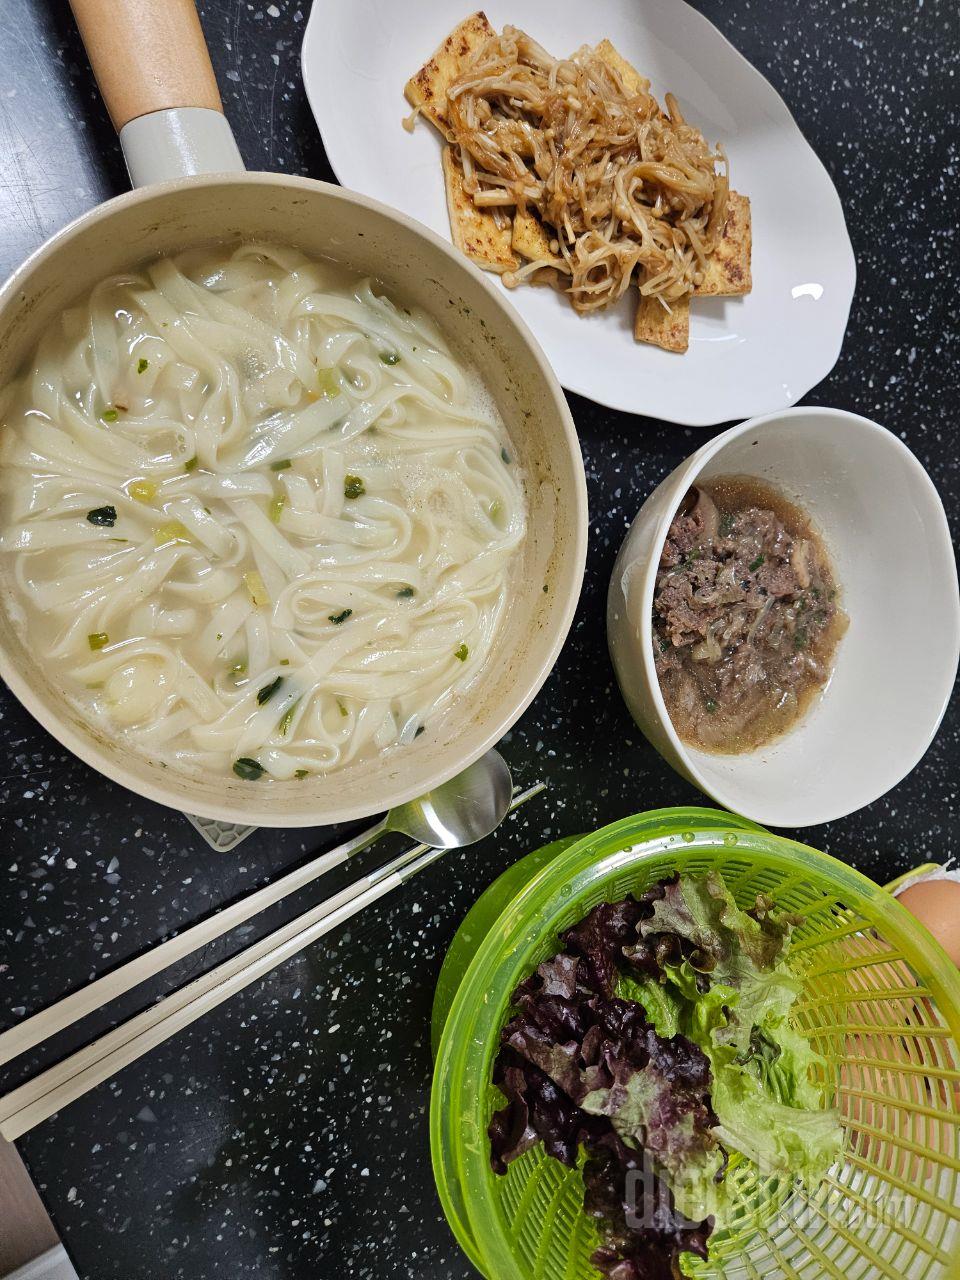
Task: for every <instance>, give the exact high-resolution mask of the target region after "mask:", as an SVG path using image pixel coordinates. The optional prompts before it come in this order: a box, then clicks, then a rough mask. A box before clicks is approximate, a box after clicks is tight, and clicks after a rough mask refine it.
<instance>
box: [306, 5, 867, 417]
mask: <svg viewBox="0 0 960 1280" xmlns="http://www.w3.org/2000/svg"><path fill="white" fill-rule="evenodd" d="M471 11H472V9H471V4H470V0H315V3H314V6H313V11H312V13H311V15H310V21H309V23H308V25H307V31H306V35H305V38H304V44H303V54H302V61H303V78H304V84H305V86H306V91H307V97H308V99H309V101H310V106H311V108H312V110H313V114H314V116H315V117H316V121H317V124H318V125H319V128H320V132H321V134H322V136H323V142H324V146H325V148H326V152H327V156H328V158H329V160H330V163H331V165H332V166H333V169H334V171H335V173H336V175H337V177H338V178H339V179H340V181H341V182H342V183H343V185H344V186H346V187H352V188H353V189H354V190H356V191H360V192H363V193H364V194H366V195H369V196H374V197H376V198H377V199H378V200H383V201H385V202H386V203H388V204H392V205H394V206H395V207H396V208H398V209H401V210H403V212H404V213H407V214H410V215H411V216H412V217H414V218H418V219H419V220H420V221H421V222H424V223H426V225H427V226H428V227H430V228H432V229H433V230H434V231H437V232H439V233H440V234H441V235H444V236H447V237H448V238H449V235H450V227H449V222H448V220H447V208H446V200H445V197H444V189H443V178H442V175H441V171H440V148H441V139H440V136H439V134H438V133H437V132H436V130H435V129H434V128H433V126H432V125H430V124H429V122H428V121H426V120H422V119H421V120H419V121H418V123H417V127H416V129H415V131H414V132H413V134H412V135H411V134H408V133H406V132H405V131H404V129H403V128H402V126H401V121H402V119H403V117H404V116H405V115H407V114H408V112H409V110H410V108H409V106H408V105H407V102H406V99H405V98H404V96H403V86H404V84H405V82H406V80H407V79H408V78H409V77H410V76H411V75H412V74H413V73H414V72H415V71H417V70H418V69H419V68H420V67H421V66H422V65H423V63H424V62H425V61H426V60H427V58H429V57H430V55H431V54H432V53H433V51H434V49H435V48H436V47H437V45H438V44H439V43H440V42H441V40H442V39H443V38H444V37H445V36H446V35H447V33H448V32H449V31H450V30H451V28H452V27H454V26H455V25H456V24H457V23H458V22H459V21H460V20H461V19H462V18H464V17H465V16H466V15H467V13H469V12H471ZM486 13H487V16H488V17H489V19H490V21H491V22H492V23H493V25H494V26H495V27H496V28H497V30H500V29H501V28H502V27H503V26H504V25H505V24H506V23H509V22H513V23H514V24H515V25H517V26H522V27H523V28H524V29H525V30H527V31H529V33H530V34H531V35H532V36H533V37H534V39H536V40H539V41H540V42H541V43H542V44H543V45H544V46H545V47H546V48H547V49H549V50H550V52H551V53H554V54H557V55H564V56H565V55H567V54H569V53H572V52H573V51H574V50H575V49H577V48H579V46H580V45H582V44H585V43H590V44H595V43H596V42H597V41H599V40H601V39H603V37H604V36H606V37H608V38H609V39H610V40H612V41H613V43H614V44H615V45H616V47H617V48H618V49H619V51H620V52H621V53H622V54H623V56H624V57H625V58H627V59H628V60H629V61H630V62H632V63H633V64H634V65H635V66H636V67H637V69H638V70H639V71H640V72H642V73H643V74H644V75H647V76H649V77H650V79H651V80H652V81H653V91H654V92H655V93H656V94H657V96H658V97H659V98H660V99H661V100H662V97H663V94H664V93H665V92H667V91H672V92H673V93H674V94H676V96H677V98H678V99H679V102H680V105H681V108H682V110H683V111H684V112H685V114H686V115H687V118H688V119H689V120H691V121H692V122H693V123H695V124H697V125H698V126H699V127H700V128H701V129H702V130H703V133H704V134H705V136H706V137H707V139H708V141H719V142H722V144H723V146H724V147H725V148H726V150H727V153H728V155H729V157H730V174H731V182H732V185H733V187H734V189H735V190H737V191H741V192H743V193H744V194H745V195H748V196H749V197H750V201H751V205H752V210H753V292H752V293H751V294H750V295H749V296H748V297H746V298H728V299H722V298H710V299H706V298H704V299H699V300H695V301H694V303H693V305H692V307H691V324H690V349H689V350H688V351H687V352H686V354H685V355H678V354H675V353H673V352H668V351H662V350H660V349H659V348H657V347H650V346H646V345H643V344H641V343H636V342H634V340H633V332H632V326H633V302H634V299H633V297H627V298H624V299H623V301H622V303H621V304H620V305H619V306H618V307H616V308H614V309H611V310H610V311H608V312H602V313H599V314H596V315H591V316H589V317H583V316H578V315H577V314H576V313H575V312H574V311H573V309H572V308H571V307H570V304H569V303H568V302H567V301H566V299H564V298H563V297H561V296H560V295H559V294H557V293H556V292H555V291H554V290H553V289H549V288H535V287H531V286H521V287H519V288H517V289H515V290H513V291H512V293H511V294H510V297H511V301H512V302H513V303H514V305H515V306H516V308H517V310H518V311H519V312H520V314H521V315H522V316H523V318H524V320H526V322H527V324H528V325H529V326H530V328H531V329H532V330H533V332H534V333H535V334H536V336H537V337H538V338H539V340H540V342H541V344H542V346H543V347H544V350H545V351H546V353H547V356H548V358H549V359H550V361H551V363H552V364H553V367H554V369H555V371H556V374H557V377H558V378H559V379H560V381H561V383H562V384H563V385H564V386H565V387H566V388H567V389H568V390H570V391H576V392H579V393H580V394H581V395H585V396H589V397H590V399H592V400H596V401H598V402H599V403H600V404H604V405H609V406H610V407H611V408H613V409H624V410H626V411H627V412H629V413H642V414H648V415H650V416H651V417H655V418H664V419H666V420H667V421H669V422H677V423H683V424H685V425H688V426H707V425H710V424H713V423H717V422H726V421H729V420H731V419H734V418H748V417H754V416H757V415H759V414H763V413H770V412H773V411H774V410H777V409H782V408H786V407H787V406H789V405H792V404H795V403H796V402H797V401H798V400H799V399H800V397H801V396H802V395H804V394H805V393H806V392H807V391H809V390H810V388H811V387H812V386H815V385H816V383H818V382H819V381H820V380H821V379H822V378H823V377H825V376H826V374H827V373H828V372H829V371H830V369H831V368H832V367H833V365H834V363H835V361H836V359H837V356H838V355H839V354H840V346H841V344H842V342H843V334H844V330H845V328H846V324H847V316H848V314H849V311H850V303H851V301H852V298H853V291H854V286H855V283H856V264H855V262H854V257H853V249H852V248H851V245H850V238H849V236H848V235H847V228H846V224H845V223H844V219H843V210H842V209H841V207H840V200H839V197H838V196H837V192H836V189H835V188H834V186H833V183H832V182H831V181H830V177H829V175H828V174H827V171H826V170H825V169H824V167H823V165H822V164H821V163H820V161H819V160H818V159H817V156H816V155H815V153H814V152H813V150H812V148H811V147H810V145H809V144H808V143H807V141H806V139H805V138H804V136H803V134H802V133H801V132H800V130H799V128H798V127H797V125H796V122H795V121H794V119H793V117H792V116H791V114H790V112H789V110H788V109H787V106H786V104H785V103H784V101H783V99H782V98H781V97H780V95H779V94H778V93H777V92H776V91H775V90H774V88H773V87H772V85H770V84H769V83H768V82H767V81H766V80H765V79H764V78H763V76H761V75H760V73H759V72H758V71H756V70H755V69H754V68H753V67H752V66H751V65H750V63H748V62H747V61H746V59H744V58H743V57H742V56H741V55H740V54H739V53H738V52H737V51H736V49H734V47H733V46H732V45H731V44H730V43H729V42H728V41H727V40H726V39H725V38H724V37H723V36H722V35H721V34H720V32H719V31H718V30H717V29H716V27H714V26H713V25H712V24H711V23H709V22H708V21H707V20H706V18H704V17H703V16H702V15H701V14H699V13H697V12H696V11H695V10H694V9H691V8H690V6H689V5H687V4H685V3H683V0H643V3H639V0H591V3H589V4H583V3H582V2H581V0H522V2H521V0H513V2H512V3H511V2H510V0H494V2H493V3H491V4H490V5H488V6H487V7H486ZM501 287H502V286H501Z"/></svg>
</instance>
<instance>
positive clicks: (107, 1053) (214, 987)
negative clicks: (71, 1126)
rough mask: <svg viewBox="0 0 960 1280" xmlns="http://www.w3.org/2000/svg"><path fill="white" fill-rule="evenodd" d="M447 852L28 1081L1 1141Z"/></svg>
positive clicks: (337, 902) (402, 860)
mask: <svg viewBox="0 0 960 1280" xmlns="http://www.w3.org/2000/svg"><path fill="white" fill-rule="evenodd" d="M543 789H544V784H543V783H537V784H536V785H535V786H533V787H530V788H529V789H528V790H527V791H524V792H521V793H520V794H519V795H517V796H515V797H514V799H513V802H512V803H511V805H510V812H513V811H514V810H515V809H517V808H519V806H520V805H522V804H525V803H526V802H527V800H530V799H532V797H533V796H535V795H537V794H538V793H539V792H541V791H542V790H543ZM445 852H446V850H443V849H430V848H428V847H427V846H426V845H416V846H414V847H413V848H412V849H409V850H407V851H406V852H405V853H402V854H401V855H400V856H399V857H398V858H395V859H393V861H392V862H390V863H387V864H386V866H384V867H381V868H379V869H378V870H377V871H374V872H371V874H370V875H369V876H366V877H364V878H363V879H361V880H360V881H359V882H358V883H357V884H355V885H350V886H348V887H347V888H346V889H344V890H342V891H341V892H340V893H338V894H335V895H334V896H333V897H332V898H330V899H328V900H327V901H326V902H322V903H320V904H319V905H318V906H316V907H314V908H312V909H311V910H310V911H306V912H304V913H303V915H301V916H298V917H297V918H296V919H295V920H291V921H290V922H289V923H288V924H286V925H284V926H283V927H282V928H280V929H276V930H275V931H274V932H273V933H271V934H269V935H268V936H267V937H266V938H262V939H261V940H260V941H259V942H256V943H253V944H252V945H251V946H249V947H246V948H244V950H242V951H241V952H239V953H238V954H237V955H236V956H233V957H231V959H229V960H226V961H224V962H223V963H222V964H220V965H217V966H216V967H215V968H213V969H211V970H210V971H209V972H208V973H206V974H203V975H201V977H199V978H196V979H194V981H193V982H190V983H188V984H187V985H186V986H185V987H182V988H181V989H180V990H179V991H177V992H174V993H173V994H172V995H170V996H167V997H165V998H164V999H163V1000H159V1001H157V1003H156V1004H154V1005H151V1006H150V1008H149V1009H144V1010H143V1012H142V1013H139V1014H137V1015H136V1016H135V1017H133V1018H131V1019H130V1020H129V1021H127V1022H125V1023H123V1024H122V1026H119V1027H116V1028H114V1030H113V1031H110V1032H108V1033H107V1034H106V1035H104V1036H101V1037H100V1038H99V1039H97V1040H94V1041H93V1042H92V1044H89V1045H87V1046H86V1047H85V1048H83V1049H80V1050H78V1051H77V1052H76V1053H73V1054H70V1055H69V1056H68V1057H67V1058H65V1059H64V1060H63V1061H62V1062H59V1063H57V1064H56V1066H53V1067H51V1068H49V1069H48V1070H47V1071H43V1072H41V1073H40V1075H38V1076H36V1077H35V1078H34V1079H33V1080H29V1081H27V1082H26V1084H23V1085H21V1086H20V1087H19V1088H17V1089H14V1090H13V1091H12V1092H11V1093H8V1094H7V1095H6V1096H5V1097H3V1098H0V1134H2V1136H3V1137H4V1138H6V1139H8V1141H11V1142H12V1141H13V1140H14V1139H15V1138H19V1137H22V1135H23V1134H25V1133H27V1132H28V1131H29V1130H30V1129H32V1128H34V1127H35V1126H36V1125H38V1124H40V1123H42V1121H44V1120H46V1119H48V1118H49V1117H50V1116H52V1115H54V1114H55V1113H56V1112H57V1111H59V1110H61V1108H63V1107H64V1106H66V1105H67V1104H68V1103H70V1102H73V1101H75V1100H76V1099H77V1098H79V1097H81V1096H82V1095H83V1094H85V1093H87V1092H89V1090H90V1089H92V1088H94V1087H95V1086H96V1085H98V1084H101V1083H102V1082H103V1081H104V1080H107V1079H109V1078H110V1077H111V1076H112V1075H115V1074H116V1072H117V1071H119V1070H121V1069H122V1068H123V1067H125V1066H128V1065H129V1064H130V1063H131V1062H135V1061H136V1060H137V1059H138V1058H140V1057H142V1056H143V1054H145V1053H147V1052H149V1050H150V1049H153V1048H155V1047H156V1046H157V1045H159V1044H162V1043H163V1042H164V1041H165V1040H168V1039H169V1038H170V1037H171V1036H173V1035H175V1034H176V1033H177V1032H178V1031H181V1030H182V1029H183V1028H184V1027H187V1026H189V1025H190V1024H191V1023H192V1022H195V1021H196V1020H197V1019H198V1018H200V1017H202V1016H203V1015H204V1014H205V1013H207V1012H209V1011H210V1010H211V1009H215V1008H216V1007H217V1006H218V1005H219V1004H222V1003H223V1002H224V1001H225V1000H228V999H229V998H230V997H231V996H232V995H235V994H236V993H237V992H238V991H242V990H243V988H244V987H247V986H249V985H250V983H251V982H256V981H257V979H259V978H262V977H264V976H265V975H266V974H267V973H269V972H270V971H271V970H272V969H274V968H276V966H277V965H279V964H282V963H283V962H284V961H285V960H287V959H289V958H290V957H291V956H294V955H296V954H297V953H298V952H299V951H302V950H303V949H304V948H305V947H308V946H309V945H310V944H311V943H312V942H314V941H316V939H317V938H320V937H322V936H323V935H324V934H325V933H328V932H329V931H330V930H331V929H335V928H336V927H337V925H339V924H342V923H343V921H344V920H347V919H349V918H350V917H351V916H354V915H356V914H357V913H358V912H360V911H362V910H364V908H365V907H368V906H370V905H371V904H372V903H374V902H376V901H377V900H378V899H379V898H381V897H383V896H384V895H385V894H387V893H390V892H391V891H392V890H393V889H396V888H398V887H399V886H400V885H402V884H404V883H406V881H407V880H409V879H411V878H412V877H413V876H414V875H416V874H417V873H418V872H419V871H422V870H423V869H424V868H425V867H428V866H429V865H430V864H431V863H433V862H435V861H436V860H437V859H438V858H440V857H442V856H443V854H444V853H445Z"/></svg>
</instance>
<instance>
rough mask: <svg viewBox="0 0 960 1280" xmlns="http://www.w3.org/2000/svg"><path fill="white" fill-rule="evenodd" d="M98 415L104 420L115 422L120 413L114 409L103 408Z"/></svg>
mask: <svg viewBox="0 0 960 1280" xmlns="http://www.w3.org/2000/svg"><path fill="white" fill-rule="evenodd" d="M100 417H101V418H102V419H103V421H104V422H116V420H117V419H118V418H119V417H120V414H119V413H118V412H117V410H116V409H104V411H103V413H101V415H100Z"/></svg>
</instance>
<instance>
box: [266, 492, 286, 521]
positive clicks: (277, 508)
mask: <svg viewBox="0 0 960 1280" xmlns="http://www.w3.org/2000/svg"><path fill="white" fill-rule="evenodd" d="M285 503H286V498H274V500H273V501H272V502H271V503H270V507H269V514H270V519H271V520H272V521H273V523H274V524H279V523H280V517H281V515H282V514H283V508H284V504H285Z"/></svg>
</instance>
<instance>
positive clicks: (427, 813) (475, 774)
mask: <svg viewBox="0 0 960 1280" xmlns="http://www.w3.org/2000/svg"><path fill="white" fill-rule="evenodd" d="M512 796H513V779H512V778H511V777H510V770H509V769H508V768H507V764H506V761H505V760H504V758H503V756H501V755H500V754H499V752H497V751H488V752H487V753H486V754H485V755H482V756H481V757H480V759H479V760H475V761H474V762H473V764H471V765H468V766H467V768H466V769H464V770H463V771H462V772H461V773H458V774H457V775H456V777H454V778H450V779H449V780H448V781H447V782H442V783H441V784H440V785H439V786H438V787H434V788H433V789H432V790H430V791H428V792H426V794H425V795H422V796H420V797H419V798H418V799H416V800H409V801H407V803H406V804H400V805H396V806H395V807H394V808H393V809H391V810H390V812H389V813H388V814H387V816H386V818H385V819H384V823H383V831H384V832H387V831H396V832H398V833H399V834H401V835H405V836H409V837H410V838H411V839H412V840H417V841H419V843H420V844H425V845H429V846H430V847H431V848H433V849H459V848H461V847H462V846H464V845H468V844H475V843H476V842H477V841H478V840H482V839H483V838H484V837H485V836H488V835H490V833H491V832H492V831H495V830H496V828H497V827H498V826H499V825H500V823H501V822H502V821H503V819H504V818H505V817H506V815H507V811H508V810H509V808H510V801H511V798H512Z"/></svg>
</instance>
